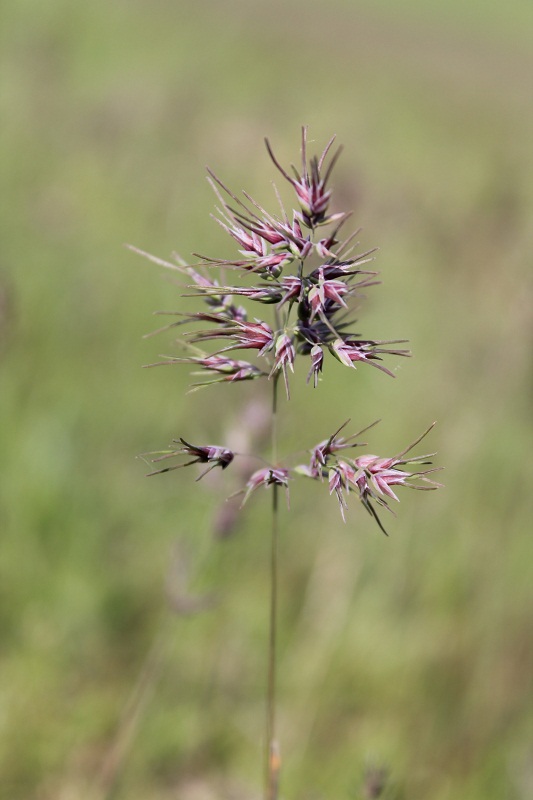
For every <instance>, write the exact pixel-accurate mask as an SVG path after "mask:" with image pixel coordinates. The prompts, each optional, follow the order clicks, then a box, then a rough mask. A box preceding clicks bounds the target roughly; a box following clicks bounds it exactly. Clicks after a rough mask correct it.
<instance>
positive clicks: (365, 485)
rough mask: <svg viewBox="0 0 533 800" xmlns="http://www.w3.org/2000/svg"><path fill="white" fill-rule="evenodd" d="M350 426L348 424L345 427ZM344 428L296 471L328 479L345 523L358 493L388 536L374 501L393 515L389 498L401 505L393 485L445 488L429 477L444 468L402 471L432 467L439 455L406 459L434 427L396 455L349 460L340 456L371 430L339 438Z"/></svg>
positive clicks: (323, 443)
mask: <svg viewBox="0 0 533 800" xmlns="http://www.w3.org/2000/svg"><path fill="white" fill-rule="evenodd" d="M346 424H347V423H344V425H346ZM374 424H376V423H374ZM344 425H343V426H342V427H341V428H339V430H338V431H336V432H335V433H334V434H332V436H330V437H329V439H325V440H324V441H323V442H320V443H319V444H317V445H316V446H315V447H313V448H312V449H311V450H310V451H309V452H310V454H311V458H310V461H309V463H308V464H300V465H299V466H298V467H296V468H295V472H296V473H298V474H300V475H305V476H306V477H308V478H313V479H314V480H320V481H322V480H324V479H327V481H328V485H329V493H330V494H335V496H336V498H337V500H338V503H339V508H340V512H341V515H342V518H343V520H345V509H347V508H348V504H347V496H348V495H349V493H350V492H354V493H355V495H356V496H357V497H358V499H359V500H360V501H361V503H362V504H363V506H364V507H365V508H366V510H367V511H368V513H369V514H371V515H372V516H373V517H374V519H375V520H376V522H377V523H378V525H379V527H380V528H381V530H382V531H383V533H385V534H386V531H385V529H384V527H383V525H382V524H381V521H380V519H379V517H378V514H377V512H376V509H375V508H374V506H373V504H372V501H373V502H375V503H376V504H377V505H378V506H381V507H382V508H385V509H387V511H391V512H392V509H391V508H390V506H389V505H388V503H387V498H389V499H391V500H396V501H397V502H399V500H398V498H397V497H396V494H395V493H394V491H393V489H392V488H391V487H392V486H408V487H410V488H411V489H423V490H424V489H425V490H426V491H427V490H429V489H436V488H437V487H439V486H440V485H441V484H440V483H437V482H436V481H433V480H431V479H430V478H428V477H427V476H428V475H429V474H430V473H432V472H437V471H438V470H439V469H440V468H439V467H433V468H432V469H426V470H417V471H416V472H408V471H406V470H404V469H402V468H403V467H404V466H405V465H406V464H419V465H423V466H428V465H430V464H431V461H428V460H427V459H429V458H432V457H433V456H434V455H435V453H428V454H426V455H422V456H413V457H411V458H406V457H405V456H406V455H407V453H409V452H410V451H411V450H412V449H413V447H415V446H416V445H417V444H418V443H419V442H420V441H422V439H423V438H424V437H425V436H426V435H427V434H428V433H429V431H430V430H431V428H432V427H433V425H431V426H430V427H429V428H428V429H427V430H426V431H424V433H423V434H422V435H421V436H419V437H418V439H415V441H414V442H412V443H411V444H410V445H409V446H408V447H406V448H405V449H404V450H402V452H401V453H398V454H397V455H395V456H392V457H389V458H380V457H378V456H374V455H365V456H358V457H357V458H349V457H347V456H344V457H342V458H341V457H339V455H338V454H339V453H340V452H341V451H342V450H345V449H346V448H351V447H357V446H358V443H357V442H355V441H354V439H356V438H358V437H359V436H360V435H361V433H364V432H365V431H366V430H368V428H365V429H364V430H363V431H359V433H357V434H355V435H353V436H350V437H348V438H347V439H345V438H344V437H342V436H339V433H340V432H341V430H342V429H343V428H344ZM369 427H372V426H369ZM428 484H429V485H428Z"/></svg>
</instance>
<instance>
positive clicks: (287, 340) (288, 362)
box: [269, 333, 296, 399]
mask: <svg viewBox="0 0 533 800" xmlns="http://www.w3.org/2000/svg"><path fill="white" fill-rule="evenodd" d="M295 357H296V353H295V350H294V345H293V343H292V339H291V337H290V336H289V335H288V334H286V333H280V334H279V335H278V336H277V338H276V341H275V345H274V364H273V366H272V370H271V372H270V375H269V377H272V375H273V374H274V373H275V372H277V371H278V370H281V371H282V372H283V380H284V382H285V391H286V393H287V398H288V399H289V398H290V394H289V378H288V374H287V368H289V369H290V370H291V372H294V359H295Z"/></svg>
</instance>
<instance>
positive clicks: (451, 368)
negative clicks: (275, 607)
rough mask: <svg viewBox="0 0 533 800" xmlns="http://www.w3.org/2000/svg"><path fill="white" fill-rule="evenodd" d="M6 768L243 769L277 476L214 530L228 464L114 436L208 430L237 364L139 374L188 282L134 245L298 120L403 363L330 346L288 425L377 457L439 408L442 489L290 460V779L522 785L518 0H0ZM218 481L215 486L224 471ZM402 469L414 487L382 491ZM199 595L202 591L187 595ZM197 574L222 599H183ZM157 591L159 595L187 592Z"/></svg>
mask: <svg viewBox="0 0 533 800" xmlns="http://www.w3.org/2000/svg"><path fill="white" fill-rule="evenodd" d="M2 17H3V22H2V32H1V38H2V59H3V63H2V69H1V77H0V81H1V102H2V120H3V122H2V128H1V132H0V137H1V139H0V141H1V176H0V177H1V184H2V195H3V196H2V206H1V214H2V222H1V224H2V240H3V243H2V253H1V261H0V359H1V364H0V368H1V374H2V377H1V386H0V415H1V426H0V429H1V451H0V452H1V470H2V477H1V481H0V497H1V511H0V527H1V558H0V596H1V603H0V647H1V651H0V776H1V779H0V796H1V797H2V798H4V797H5V798H6V799H7V798H9V800H27V799H28V798H37V799H38V800H85V798H89V800H104V799H106V800H107V798H111V797H112V798H116V800H126V798H127V800H141V798H143V800H146V799H147V798H149V799H150V800H170V798H177V799H178V800H213V799H214V798H232V799H233V800H250V798H257V797H259V795H260V776H261V769H262V750H261V740H262V735H263V731H262V726H263V695H264V687H265V659H266V655H265V654H266V635H267V592H268V519H269V516H268V512H269V502H268V500H269V498H268V496H267V495H266V493H260V494H258V495H257V496H256V497H255V498H254V500H253V502H250V505H249V507H248V508H247V510H246V513H245V515H243V517H242V519H241V523H240V524H239V525H238V526H237V527H236V528H235V530H234V531H233V534H232V535H231V536H226V537H225V538H224V537H221V536H220V535H219V536H216V535H214V533H213V530H214V521H215V520H216V518H217V513H219V511H218V509H219V507H220V504H221V502H222V501H223V499H224V497H226V496H227V494H228V491H229V489H231V490H233V489H234V488H235V486H234V485H233V484H231V478H230V476H229V472H228V473H225V475H228V483H225V482H224V481H219V482H218V483H214V484H210V485H206V486H204V485H202V484H199V485H198V484H194V483H193V480H192V478H193V476H192V475H191V474H190V473H188V474H186V473H183V474H182V473H179V472H178V473H174V474H172V475H170V476H163V477H161V478H158V479H150V480H146V478H145V477H144V474H145V471H146V470H145V468H144V465H143V464H142V463H141V462H140V461H139V460H138V459H136V455H137V454H138V453H141V452H143V451H146V450H151V449H157V448H159V447H164V446H165V445H166V444H167V443H168V441H169V440H170V439H171V438H172V437H174V436H177V435H184V434H185V435H188V437H190V439H191V440H192V441H196V440H199V441H209V440H213V441H218V440H220V439H221V438H222V437H223V436H224V432H225V431H226V430H227V428H228V426H230V427H231V425H235V424H237V422H238V419H239V409H240V408H241V404H242V403H243V401H245V400H248V399H251V398H252V397H253V396H254V395H255V392H256V390H257V389H258V388H259V387H258V386H257V385H255V386H249V387H245V388H244V390H242V391H241V389H240V388H239V387H238V386H237V387H231V386H223V387H216V388H215V389H213V390H209V391H206V392H204V393H199V394H197V395H193V396H192V397H191V396H188V397H186V396H185V395H184V392H185V389H186V386H187V384H188V382H189V377H188V371H187V369H186V368H183V370H179V369H178V368H176V369H175V370H174V369H168V370H159V371H156V370H153V371H143V370H141V369H140V365H141V364H143V363H147V362H150V361H153V360H154V359H155V358H156V357H157V355H158V354H159V353H161V352H168V351H169V349H170V347H171V345H170V337H168V336H167V337H166V338H165V337H164V336H163V337H161V338H159V339H147V340H143V339H142V335H143V334H144V333H146V332H147V331H150V330H152V329H153V328H154V327H156V325H155V323H156V322H157V320H155V321H154V319H153V318H152V317H151V313H152V311H153V310H155V309H160V308H176V307H178V304H179V301H178V295H179V290H178V288H177V287H176V286H174V285H173V284H172V283H170V282H169V281H168V276H162V275H161V273H162V272H163V270H160V269H158V268H157V267H155V266H153V265H150V264H149V263H148V262H145V261H143V260H142V259H140V258H138V257H136V256H134V255H133V254H132V253H131V252H130V251H128V250H126V249H125V248H124V247H123V243H125V242H130V243H133V244H135V245H137V246H138V247H141V248H143V249H145V250H148V251H150V252H153V253H156V254H157V255H159V256H161V257H163V258H167V257H168V256H169V255H170V254H171V252H172V251H173V250H179V252H180V253H182V254H184V255H188V254H189V253H191V252H192V251H195V250H196V251H198V250H199V251H201V252H205V253H209V254H212V255H224V254H225V255H229V253H230V252H231V251H230V248H229V244H228V243H227V242H226V240H225V238H224V236H223V234H222V232H221V231H220V229H219V228H218V226H216V225H215V224H214V223H213V222H212V220H210V219H209V212H211V211H212V210H213V205H214V202H213V197H212V194H211V191H210V189H209V187H208V185H207V183H206V181H205V179H204V175H205V172H204V168H205V164H206V163H209V165H210V166H212V167H213V168H214V169H215V170H216V171H217V173H218V174H219V175H220V176H221V177H222V178H223V179H224V180H225V181H226V182H227V183H228V184H229V185H231V186H232V187H233V188H234V189H238V188H239V187H243V188H246V189H248V190H249V191H250V192H251V193H252V194H253V195H254V196H257V197H258V199H260V200H261V201H263V202H264V203H265V204H266V205H267V206H268V207H269V208H271V209H273V208H274V200H273V194H272V190H271V186H270V181H271V180H272V179H273V178H276V181H277V182H278V183H280V182H281V181H280V180H278V178H277V176H276V175H275V173H274V170H273V168H272V166H271V164H270V162H269V160H268V157H267V155H266V152H265V150H264V146H263V143H262V139H263V136H265V135H268V136H269V137H270V140H271V141H272V143H273V146H274V148H275V151H276V153H277V154H278V157H279V158H280V160H281V161H282V163H287V162H289V161H295V160H297V158H298V149H299V141H300V126H301V125H302V124H303V123H306V124H308V125H309V126H310V138H311V140H314V142H315V143H316V149H317V150H318V149H321V148H322V146H323V145H324V143H325V142H326V141H327V139H328V138H329V137H330V135H331V134H332V133H336V134H337V135H338V137H339V141H340V142H342V143H343V144H344V145H345V152H344V155H343V156H342V159H341V162H340V164H339V167H338V169H337V170H336V173H335V176H334V181H333V185H334V188H335V190H336V200H335V204H336V206H337V208H342V209H344V208H355V211H356V213H355V216H354V221H355V224H356V225H357V226H359V225H361V226H362V227H363V232H362V234H361V237H360V240H361V243H362V246H363V247H372V246H376V245H377V246H379V248H380V251H379V255H378V261H377V268H379V269H380V271H381V277H382V280H383V285H382V286H380V287H378V288H375V289H373V290H372V291H371V292H369V297H368V300H367V302H366V305H365V306H364V309H363V311H362V313H361V315H360V319H361V329H362V331H363V333H365V334H366V335H368V336H374V337H376V338H396V337H406V338H408V339H409V340H410V342H411V347H412V350H413V352H414V356H415V357H414V358H413V359H411V360H409V361H404V362H402V363H401V365H400V367H401V368H400V369H399V370H398V378H397V380H396V381H391V380H389V379H388V378H387V377H386V376H383V375H381V374H380V373H379V372H378V371H377V370H369V369H366V370H365V369H364V368H362V369H360V370H358V371H357V373H356V374H354V373H353V372H352V371H349V370H345V369H344V368H342V367H341V366H340V365H336V364H333V362H332V361H331V360H330V362H329V363H328V365H327V370H326V373H325V377H324V381H323V383H322V384H321V386H320V387H319V389H317V390H316V391H313V390H312V389H310V388H309V387H305V385H304V381H303V377H304V376H303V375H302V374H301V373H300V374H299V376H298V378H299V380H298V379H297V380H295V381H293V385H294V386H295V391H294V398H293V399H292V400H291V403H290V404H286V403H283V404H282V422H281V430H282V438H283V450H284V451H285V452H289V451H290V450H292V449H300V448H301V447H303V446H306V445H308V444H309V445H311V444H313V443H314V442H316V441H318V440H320V439H321V438H323V437H324V436H325V435H327V434H328V433H329V432H330V431H331V430H332V429H334V427H336V426H337V425H338V424H339V423H340V422H342V421H343V420H344V419H346V418H347V417H351V418H352V420H353V424H354V426H355V427H363V426H364V425H366V424H368V423H369V422H371V421H372V420H374V419H376V418H378V417H379V418H382V419H383V421H382V423H381V424H380V426H379V427H378V428H377V429H376V430H375V431H374V432H373V433H372V438H371V442H372V446H371V448H370V450H371V451H372V450H373V451H377V452H378V453H384V454H385V453H392V452H395V451H397V450H399V449H401V448H402V447H403V446H404V445H405V444H407V442H409V441H411V440H412V439H413V438H415V436H416V435H418V434H419V433H420V432H421V431H422V430H423V429H424V428H425V427H426V426H427V425H428V424H429V423H431V422H432V421H433V420H438V425H437V427H436V428H435V430H434V432H433V433H432V434H431V438H430V440H429V442H428V446H429V447H430V448H431V449H437V450H438V451H439V457H438V461H439V463H440V464H443V465H444V466H445V467H446V472H445V474H444V477H443V480H444V482H445V484H446V488H445V489H443V490H441V491H439V492H436V493H433V494H426V495H423V494H420V493H413V492H411V493H409V492H405V491H404V493H403V495H402V498H401V499H402V502H401V506H400V508H399V513H398V517H397V519H396V520H391V521H390V522H389V526H388V527H389V530H390V533H391V536H390V538H389V539H386V538H385V537H384V536H383V535H382V534H381V533H380V532H379V531H378V530H377V528H376V526H375V525H373V523H372V520H371V519H370V517H368V516H367V515H366V514H365V513H364V511H363V510H362V509H361V508H358V507H356V506H355V505H353V507H352V509H351V512H350V514H349V517H348V522H347V524H346V525H343V524H342V521H341V519H340V515H339V513H338V509H337V507H336V502H335V501H334V500H332V499H331V498H329V497H327V496H326V493H325V492H322V493H319V492H317V493H316V496H315V491H314V490H315V489H316V487H315V486H314V485H310V484H307V483H306V482H305V481H303V482H302V483H300V484H295V485H294V487H293V491H292V510H291V513H290V516H289V515H288V514H286V513H285V512H284V513H283V515H282V516H283V520H282V525H283V536H282V546H281V558H282V565H281V598H280V601H281V620H280V624H281V644H280V659H279V666H280V679H279V680H280V686H279V692H280V698H279V715H280V720H279V727H280V730H279V733H280V738H281V743H282V748H283V751H282V752H283V757H284V763H285V766H284V772H283V792H282V794H283V797H285V798H290V799H291V800H322V798H324V799H325V798H328V799H331V798H335V800H336V799H337V798H344V797H346V798H356V797H364V796H370V795H369V794H368V791H367V795H365V794H364V792H365V791H366V790H365V789H364V782H365V778H364V774H365V770H366V771H367V772H368V770H372V769H373V768H377V767H385V768H387V769H388V770H389V772H390V782H389V788H388V790H387V791H388V794H387V795H386V797H389V798H395V800H458V799H459V798H461V799H462V798H464V800H502V798H506V800H526V798H529V797H531V796H532V794H533V767H532V764H533V750H532V744H531V743H532V742H533V713H532V692H531V688H532V686H531V676H532V674H533V642H532V637H531V632H532V625H533V602H532V589H531V563H532V558H533V539H532V537H531V519H532V510H533V509H532V503H531V496H532V489H531V481H532V480H533V459H532V457H531V446H532V438H531V437H532V432H533V431H532V423H531V420H532V419H533V414H532V399H531V397H532V395H531V392H532V366H531V346H532V338H533V324H532V323H533V304H532V299H533V298H532V285H531V250H532V245H533V231H532V225H531V215H532V210H533V181H532V178H533V174H532V173H533V168H532V167H533V164H532V158H531V141H532V140H533V104H532V101H531V84H532V78H533V55H532V52H531V47H530V44H531V27H532V23H533V12H532V6H531V2H530V0H512V2H509V3H501V2H496V1H495V0H493V1H491V2H487V0H484V2H481V1H480V0H476V1H474V0H471V1H470V2H469V3H467V4H465V3H462V2H458V0H453V2H452V0H450V1H449V2H447V3H446V4H445V3H438V2H428V0H425V1H424V2H422V1H421V0H404V1H403V2H401V3H396V2H392V0H372V2H371V1H370V0H361V2H346V0H344V2H342V0H329V2H328V3H325V2H318V0H307V1H306V2H303V1H301V0H287V1H286V2H279V0H272V2H268V3H267V2H254V1H253V0H249V2H245V1H244V0H217V1H216V2H215V0H199V1H198V2H194V3H193V2H174V3H172V2H164V1H163V0H149V1H148V0H128V1H127V2H126V0H115V1H114V2H104V0H95V2H92V3H73V2H67V0H56V1H55V2H52V0H4V2H3V3H2ZM230 484H231V485H230ZM406 495H407V496H406ZM189 591H190V592H191V593H192V595H193V599H192V600H190V599H189V598H188V597H186V596H184V593H185V592H189ZM169 594H170V595H171V596H173V597H174V606H176V605H178V606H179V607H180V608H183V606H184V605H185V606H186V605H187V604H188V603H189V601H190V602H191V603H192V605H193V606H194V597H196V596H200V597H204V596H207V597H208V599H210V598H213V599H214V602H213V603H212V604H211V605H210V606H209V607H206V608H203V607H202V603H200V607H199V608H198V609H196V611H197V612H198V613H194V614H192V615H188V616H184V615H183V614H181V613H176V610H175V609H174V610H172V608H171V604H170V603H169ZM176 596H178V599H177V600H176Z"/></svg>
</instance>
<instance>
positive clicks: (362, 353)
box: [329, 339, 409, 378]
mask: <svg viewBox="0 0 533 800" xmlns="http://www.w3.org/2000/svg"><path fill="white" fill-rule="evenodd" d="M380 344H387V343H386V342H354V341H350V340H348V339H335V341H334V342H332V343H331V344H329V349H330V352H331V353H332V355H334V356H335V358H337V360H338V361H340V362H341V363H342V364H344V365H345V366H347V367H353V368H355V365H356V363H357V362H364V363H366V364H370V366H372V367H376V368H377V369H380V370H381V371H382V372H385V373H386V374H387V375H390V376H391V378H395V377H396V376H395V375H394V373H393V372H391V371H390V370H389V369H387V368H386V367H384V366H383V365H382V364H376V360H378V361H380V360H381V354H388V355H398V356H408V355H409V352H408V351H407V350H389V349H384V348H381V347H379V345H380ZM389 344H390V343H389Z"/></svg>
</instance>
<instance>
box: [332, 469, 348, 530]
mask: <svg viewBox="0 0 533 800" xmlns="http://www.w3.org/2000/svg"><path fill="white" fill-rule="evenodd" d="M328 483H329V493H330V494H333V492H335V494H336V496H337V500H338V501H339V508H340V512H341V516H342V519H343V522H346V517H345V514H344V511H345V509H346V508H348V504H347V503H346V499H345V497H344V494H343V491H344V490H345V488H346V483H345V480H344V476H343V475H342V472H341V470H340V469H338V467H332V468H331V469H330V470H329V474H328Z"/></svg>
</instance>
